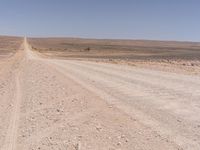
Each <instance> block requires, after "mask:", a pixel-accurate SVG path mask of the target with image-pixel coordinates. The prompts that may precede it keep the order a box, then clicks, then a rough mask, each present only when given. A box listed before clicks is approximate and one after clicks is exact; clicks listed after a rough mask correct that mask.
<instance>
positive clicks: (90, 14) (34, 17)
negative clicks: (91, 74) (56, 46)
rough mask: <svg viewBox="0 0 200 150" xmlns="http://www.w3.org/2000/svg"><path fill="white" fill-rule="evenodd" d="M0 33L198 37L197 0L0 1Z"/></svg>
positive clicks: (162, 37)
mask: <svg viewBox="0 0 200 150" xmlns="http://www.w3.org/2000/svg"><path fill="white" fill-rule="evenodd" d="M0 34H1V35H22V36H24V35H27V36H66V37H85V38H119V39H120V38H123V39H155V40H182V41H200V1H199V0H0Z"/></svg>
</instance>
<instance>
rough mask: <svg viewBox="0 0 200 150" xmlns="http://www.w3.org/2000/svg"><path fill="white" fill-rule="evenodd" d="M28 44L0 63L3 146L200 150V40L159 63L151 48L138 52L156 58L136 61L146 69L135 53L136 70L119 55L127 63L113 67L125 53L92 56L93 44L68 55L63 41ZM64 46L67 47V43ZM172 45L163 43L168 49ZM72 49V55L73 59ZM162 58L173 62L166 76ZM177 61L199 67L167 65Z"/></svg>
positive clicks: (18, 149) (11, 149) (24, 149)
mask: <svg viewBox="0 0 200 150" xmlns="http://www.w3.org/2000/svg"><path fill="white" fill-rule="evenodd" d="M71 40H75V39H71ZM28 41H29V43H28V42H27V40H26V39H25V40H24V42H23V44H22V46H21V48H20V49H19V50H18V51H17V52H16V53H15V55H14V56H13V57H9V58H6V59H3V60H1V62H2V63H0V65H1V67H0V68H1V69H0V107H1V108H0V149H2V150H29V149H30V150H39V149H40V150H50V149H54V150H66V149H70V150H94V149H95V150H96V149H97V150H116V149H118V150H119V149H122V150H133V149H134V150H160V149H164V150H199V149H200V116H199V115H198V114H199V113H200V101H199V100H200V76H199V74H198V62H199V50H198V46H199V45H198V43H176V44H175V46H176V48H177V47H181V46H182V48H180V50H174V51H173V52H168V53H169V54H168V55H170V54H171V55H170V56H171V57H173V58H170V59H169V58H168V57H167V55H166V56H165V54H161V53H162V50H161V49H159V51H158V52H157V54H155V55H156V56H155V58H154V57H153V54H152V53H154V50H152V51H153V52H151V51H148V50H147V49H146V51H145V52H135V53H138V56H139V55H146V54H147V56H149V55H152V57H153V58H152V59H149V57H147V56H145V58H140V59H139V61H142V62H143V63H144V65H143V66H142V65H138V64H136V62H137V61H138V59H137V61H136V59H135V58H134V57H135V56H134V53H132V50H131V52H130V53H131V55H133V58H131V61H130V62H131V63H133V64H135V65H127V63H129V61H127V60H126V59H125V58H126V57H125V58H124V56H123V57H122V58H120V61H123V62H124V63H115V61H116V60H119V58H116V59H115V58H114V57H113V55H120V56H121V52H122V53H125V55H127V54H128V53H126V52H124V51H123V50H120V49H119V53H118V52H116V51H115V49H114V51H115V52H116V53H115V54H112V53H111V52H107V53H110V57H108V56H107V55H106V54H105V57H106V58H99V57H98V56H99V55H100V54H98V53H100V52H98V51H101V49H100V50H95V51H96V52H95V53H94V54H88V53H92V51H93V49H94V48H93V47H92V46H90V45H88V44H87V46H85V47H82V48H81V49H83V51H82V50H81V51H80V49H78V48H74V49H73V50H72V49H71V50H70V51H69V52H68V50H69V48H66V50H63V48H62V49H61V48H60V49H57V48H58V47H57V45H56V44H55V43H56V42H59V40H58V41H56V40H55V39H54V40H53V41H54V42H55V43H54V42H53V41H52V42H49V39H46V41H48V43H52V45H49V44H47V43H45V42H44V41H45V39H44V41H42V40H38V39H30V40H28ZM43 42H44V45H43ZM79 42H80V41H79ZM79 42H78V43H79ZM90 42H92V40H91V41H90ZM104 42H106V41H103V43H102V45H104V44H105V43H104ZM107 42H108V41H107ZM109 42H111V41H109ZM113 42H116V41H113ZM126 42H128V41H126ZM129 42H130V41H129ZM129 42H128V43H129ZM143 42H144V41H143ZM60 43H65V44H63V45H66V41H65V42H63V41H60ZM83 43H84V42H83ZM95 43H96V41H95ZM130 43H131V42H130ZM130 43H129V44H130ZM138 43H139V44H141V43H140V42H139V41H138ZM153 43H154V42H153ZM153 43H152V42H150V43H149V44H153ZM172 43H173V42H170V43H162V42H161V43H160V44H161V45H163V47H167V46H169V45H170V44H172ZM109 44H110V43H109ZM143 44H144V45H145V42H144V43H143ZM146 44H147V45H148V43H146ZM165 44H166V46H165ZM178 44H179V45H178ZM47 45H49V47H47ZM114 45H116V47H118V46H119V45H118V46H117V43H114ZM172 45H173V44H172ZM172 45H170V46H172ZM194 45H196V46H194ZM40 46H41V47H40ZM54 46H55V47H54ZM76 46H77V45H76V44H74V47H76ZM149 46H150V45H148V46H145V47H149ZM154 46H155V45H154ZM193 46H194V47H193ZM128 47H129V46H128ZM132 47H134V46H132ZM191 47H193V48H191ZM50 48H51V50H47V49H50ZM189 48H191V50H189ZM128 49H129V48H128ZM152 49H154V48H152ZM155 49H156V48H155ZM163 49H164V50H163V53H165V48H163ZM168 49H170V48H168ZM177 49H178V48H177ZM183 49H185V50H183ZM75 50H77V52H76V51H75ZM72 51H73V53H74V56H72V55H68V54H69V53H72ZM127 51H129V50H127ZM138 51H139V50H138ZM147 51H148V53H150V54H148V53H147ZM179 51H180V52H179ZM190 51H191V52H190ZM85 53H86V54H85ZM140 53H143V54H140ZM155 53H156V52H155ZM81 54H83V56H84V58H83V57H82V55H81ZM187 54H188V55H187ZM88 55H91V57H92V59H91V57H89V56H88ZM102 55H104V54H102ZM158 55H162V59H163V60H162V59H161V56H159V59H158V58H157V57H158ZM183 56H184V57H183ZM163 57H164V58H163ZM165 57H166V58H165ZM109 59H115V61H113V60H109ZM128 60H130V59H128ZM158 60H160V61H166V60H169V62H166V64H169V66H167V67H169V68H168V69H170V70H167V69H164V70H163V71H161V70H162V68H163V65H162V64H159V63H160V62H159V61H158ZM177 60H180V61H181V63H183V62H184V63H186V62H187V63H188V62H189V63H194V62H195V63H196V64H190V65H183V64H178V65H177V66H174V65H173V64H171V63H170V62H172V61H176V62H177ZM151 61H152V62H159V63H157V64H156V66H159V68H155V67H152V65H149V64H151V63H152V62H151ZM108 62H111V63H108ZM137 63H138V62H137ZM140 63H141V62H140ZM148 63H149V64H148ZM147 66H150V67H147ZM180 66H182V67H184V68H181V67H180ZM187 67H188V69H189V68H193V71H194V72H193V73H190V70H188V69H185V68H187ZM194 67H195V68H194ZM174 68H179V70H180V71H174V70H173V69H174Z"/></svg>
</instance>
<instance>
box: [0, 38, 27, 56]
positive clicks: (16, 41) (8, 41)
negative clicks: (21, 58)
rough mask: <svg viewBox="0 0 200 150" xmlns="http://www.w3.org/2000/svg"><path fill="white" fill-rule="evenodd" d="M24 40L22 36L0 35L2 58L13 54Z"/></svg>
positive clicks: (0, 53) (0, 54)
mask: <svg viewBox="0 0 200 150" xmlns="http://www.w3.org/2000/svg"><path fill="white" fill-rule="evenodd" d="M22 41H23V38H20V37H9V36H0V58H2V57H5V56H11V55H13V54H14V53H15V52H16V51H17V50H18V49H19V46H20V45H21V43H22Z"/></svg>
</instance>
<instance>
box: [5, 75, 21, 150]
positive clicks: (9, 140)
mask: <svg viewBox="0 0 200 150" xmlns="http://www.w3.org/2000/svg"><path fill="white" fill-rule="evenodd" d="M15 89H16V90H15V91H14V97H13V112H12V117H11V119H10V124H9V127H8V131H7V136H6V139H5V145H4V147H3V149H2V150H15V149H16V145H17V144H16V141H17V130H18V124H19V123H18V122H19V117H20V102H21V97H22V95H21V87H20V75H19V73H16V76H15Z"/></svg>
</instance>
